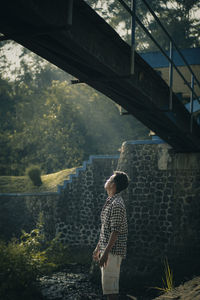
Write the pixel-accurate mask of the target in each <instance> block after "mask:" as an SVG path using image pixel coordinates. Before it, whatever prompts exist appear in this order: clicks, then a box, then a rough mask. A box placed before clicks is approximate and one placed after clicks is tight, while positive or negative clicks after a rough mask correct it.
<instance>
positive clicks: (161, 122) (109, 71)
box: [0, 0, 200, 152]
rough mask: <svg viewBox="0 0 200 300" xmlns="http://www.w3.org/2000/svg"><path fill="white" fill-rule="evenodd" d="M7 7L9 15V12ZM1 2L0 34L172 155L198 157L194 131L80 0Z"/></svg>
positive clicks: (199, 136) (165, 90) (199, 143)
mask: <svg viewBox="0 0 200 300" xmlns="http://www.w3.org/2000/svg"><path fill="white" fill-rule="evenodd" d="M11 7H12V9H11ZM69 12H70V9H69V1H66V0H62V1H61V0H59V1H48V0H44V1H33V0H32V1H26V0H19V1H14V0H7V1H6V2H5V3H4V4H3V7H2V9H1V12H0V32H2V33H3V34H4V35H5V36H6V37H8V38H11V39H13V40H15V41H16V42H18V43H20V44H21V45H23V46H25V47H26V48H28V49H30V50H31V51H33V52H35V53H37V54H38V55H40V56H42V57H43V58H45V59H47V60H48V61H50V62H52V63H53V64H55V65H56V66H58V67H59V68H61V69H63V70H65V71H66V72H68V73H70V74H72V75H73V76H75V77H76V78H78V79H79V80H80V81H81V82H85V83H87V84H88V85H90V86H92V87H93V88H95V89H96V90H98V91H100V92H102V93H103V94H105V95H106V96H108V97H110V98H111V99H112V100H113V101H115V102H116V103H118V104H119V105H121V106H122V107H123V108H124V109H126V110H127V111H128V112H129V113H130V114H132V115H133V116H135V117H136V118H137V119H138V120H140V121H141V122H142V123H143V124H145V125H146V126H147V127H149V128H150V129H151V130H153V131H155V132H156V134H157V135H159V136H160V137H161V138H162V139H163V140H165V141H166V142H167V143H169V144H170V145H171V146H172V147H173V148H174V150H175V151H178V152H196V151H200V128H199V126H198V125H197V123H196V122H195V121H194V123H193V130H192V132H191V130H190V114H189V112H188V111H187V110H186V109H185V107H184V106H183V105H182V104H181V102H180V100H179V99H178V98H177V97H176V95H175V94H173V110H172V111H171V112H170V111H169V110H168V108H169V87H168V86H167V84H166V83H165V82H164V80H163V79H162V78H161V77H160V76H159V75H158V74H157V73H156V72H155V71H154V70H153V69H152V68H151V67H150V66H149V65H148V64H147V63H146V62H145V61H144V60H143V59H142V58H141V57H140V56H139V55H138V54H136V56H135V73H134V75H133V76H130V75H129V74H130V72H129V70H130V46H129V45H127V44H126V43H125V42H124V41H123V40H122V39H121V38H120V37H119V35H118V34H117V33H116V32H115V31H114V30H113V29H112V28H111V27H110V26H109V25H108V24H107V23H106V22H105V21H104V20H103V19H102V18H101V17H100V16H99V15H98V14H97V13H96V12H95V11H94V10H92V9H91V8H90V7H89V6H88V5H87V4H86V3H85V2H84V1H83V0H74V4H73V15H72V23H71V16H70V14H69Z"/></svg>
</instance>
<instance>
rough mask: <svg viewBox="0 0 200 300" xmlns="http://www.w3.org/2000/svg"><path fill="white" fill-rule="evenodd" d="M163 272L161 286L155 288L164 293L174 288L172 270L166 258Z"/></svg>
mask: <svg viewBox="0 0 200 300" xmlns="http://www.w3.org/2000/svg"><path fill="white" fill-rule="evenodd" d="M164 274H165V277H164V278H162V282H163V287H155V289H157V290H160V291H162V292H164V293H167V292H169V291H171V290H172V289H173V288H174V283H173V272H172V270H171V268H170V266H169V263H168V260H167V258H165V260H164Z"/></svg>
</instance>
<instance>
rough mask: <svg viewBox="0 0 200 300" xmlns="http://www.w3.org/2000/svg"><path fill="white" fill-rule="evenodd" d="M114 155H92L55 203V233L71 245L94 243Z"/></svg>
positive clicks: (114, 165) (114, 162) (115, 166)
mask: <svg viewBox="0 0 200 300" xmlns="http://www.w3.org/2000/svg"><path fill="white" fill-rule="evenodd" d="M117 158H118V156H116V158H112V157H111V158H109V157H102V158H101V159H99V158H96V159H93V162H92V164H88V165H87V168H86V170H85V171H84V172H81V173H80V174H79V176H78V177H76V178H73V180H72V182H71V184H68V185H67V187H66V189H64V190H63V192H62V196H61V197H60V200H59V203H58V207H57V223H56V233H57V234H59V233H61V241H62V242H65V243H68V244H70V245H74V246H77V245H81V246H92V247H94V246H95V244H96V242H97V240H98V237H99V229H100V228H99V225H100V224H99V223H100V212H101V209H102V206H103V204H104V202H105V199H106V198H107V195H106V192H105V190H104V183H105V180H106V179H107V178H108V177H109V176H110V175H111V174H112V172H113V171H114V170H116V168H117V162H118V159H117Z"/></svg>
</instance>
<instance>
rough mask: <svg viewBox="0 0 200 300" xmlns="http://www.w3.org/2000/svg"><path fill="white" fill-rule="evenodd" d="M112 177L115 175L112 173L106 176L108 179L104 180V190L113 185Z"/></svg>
mask: <svg viewBox="0 0 200 300" xmlns="http://www.w3.org/2000/svg"><path fill="white" fill-rule="evenodd" d="M114 177H115V175H114V174H113V175H112V176H110V178H108V180H106V182H105V185H104V188H105V190H109V189H110V188H111V187H112V186H113V184H114Z"/></svg>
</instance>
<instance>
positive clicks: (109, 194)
mask: <svg viewBox="0 0 200 300" xmlns="http://www.w3.org/2000/svg"><path fill="white" fill-rule="evenodd" d="M107 193H108V197H113V196H114V195H115V194H116V193H115V192H113V191H107Z"/></svg>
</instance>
